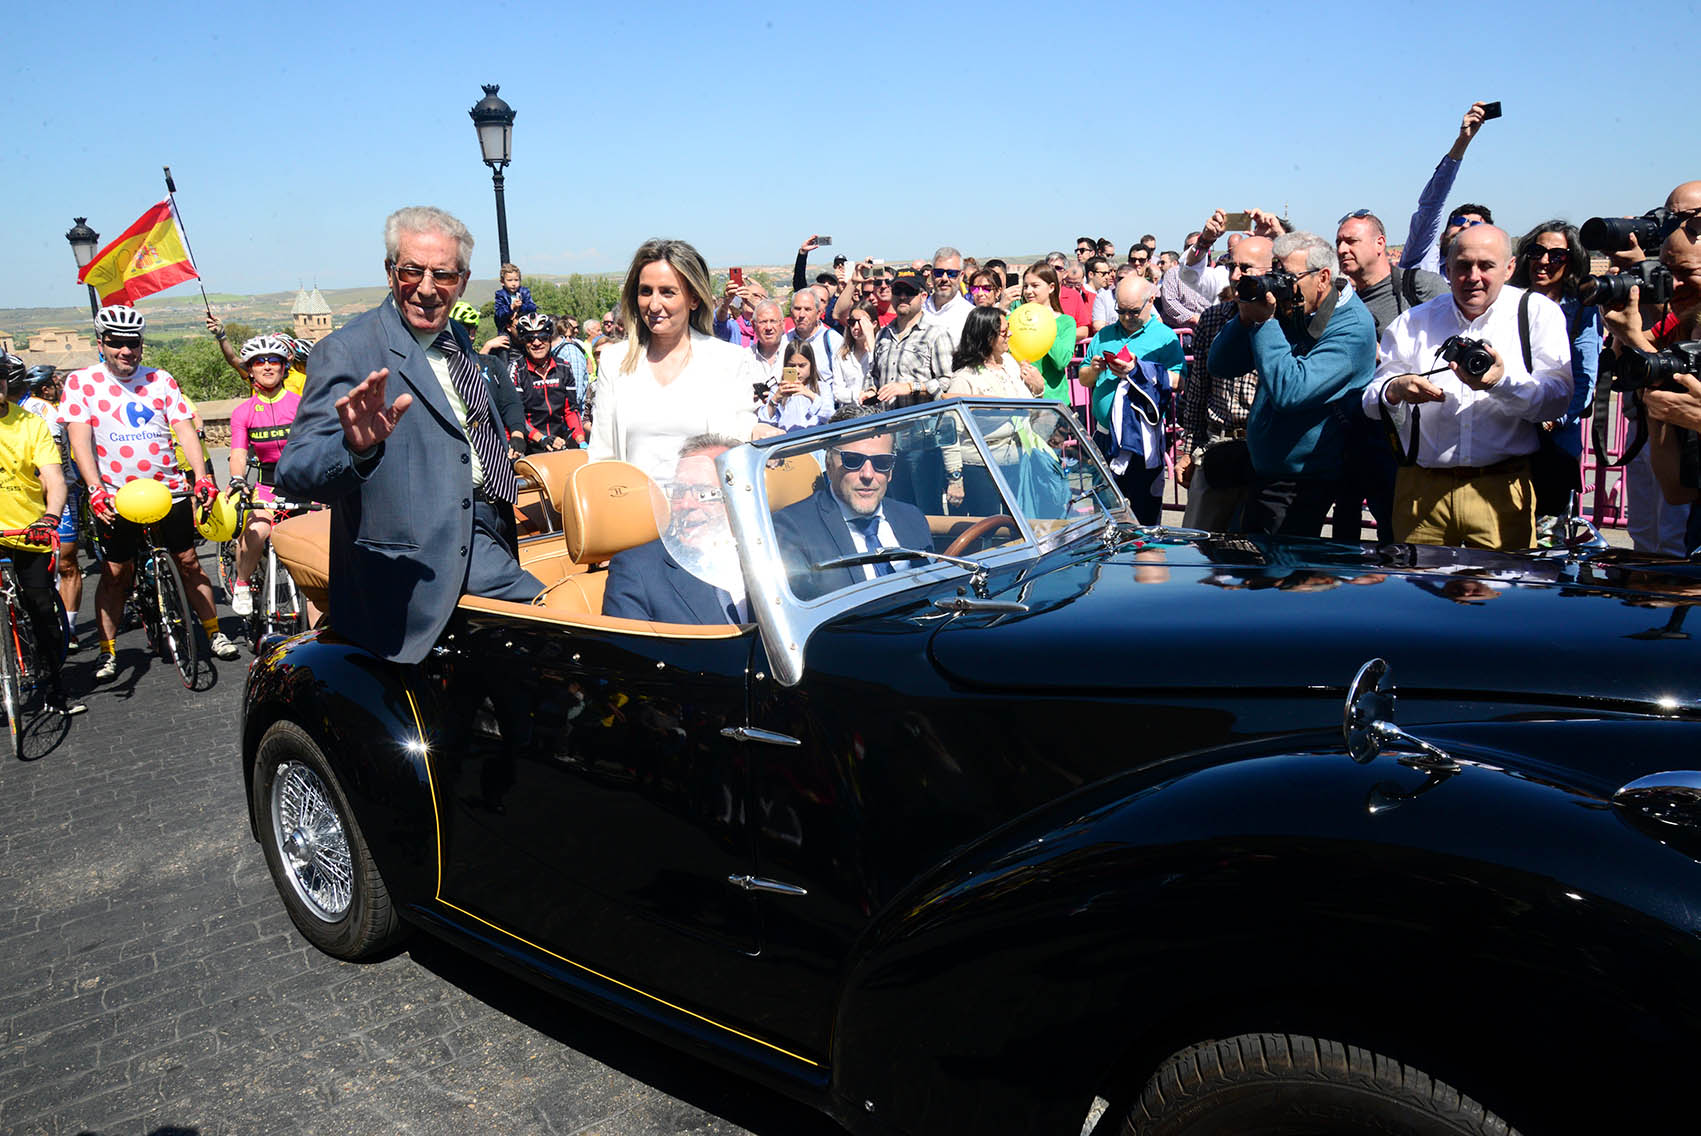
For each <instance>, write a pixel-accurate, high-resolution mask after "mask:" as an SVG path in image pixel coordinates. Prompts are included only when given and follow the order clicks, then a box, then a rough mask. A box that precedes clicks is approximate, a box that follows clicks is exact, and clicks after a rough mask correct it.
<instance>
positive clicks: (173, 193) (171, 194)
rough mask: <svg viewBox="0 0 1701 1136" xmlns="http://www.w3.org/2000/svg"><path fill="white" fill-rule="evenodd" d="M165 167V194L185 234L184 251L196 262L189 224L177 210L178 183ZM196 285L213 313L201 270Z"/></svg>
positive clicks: (196, 275) (178, 228)
mask: <svg viewBox="0 0 1701 1136" xmlns="http://www.w3.org/2000/svg"><path fill="white" fill-rule="evenodd" d="M164 169H165V196H166V199H167V200H168V201H170V202H171V215H172V216H173V217H174V218H176V219H177V231H178V232H179V233H182V234H183V251H184V252H186V253H188V254H189V263H190V264H194V263H195V249H194V246H192V245H191V244H190V243H189V226H187V225H185V224H184V223H183V214H181V213H179V212H178V211H177V183H176V182H174V181H172V180H171V167H170V166H166V167H164ZM195 285H196V287H198V288H200V289H201V306H202V307H204V308H206V309H207V315H208V316H211V315H212V314H213V302H212V301H211V300H209V299H207V285H206V282H205V281H203V280H202V279H201V273H200V270H199V269H197V270H196V272H195Z"/></svg>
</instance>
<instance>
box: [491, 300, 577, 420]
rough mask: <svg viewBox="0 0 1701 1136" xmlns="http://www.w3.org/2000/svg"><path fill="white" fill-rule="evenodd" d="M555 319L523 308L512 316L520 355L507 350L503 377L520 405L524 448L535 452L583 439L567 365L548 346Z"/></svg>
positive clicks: (552, 336)
mask: <svg viewBox="0 0 1701 1136" xmlns="http://www.w3.org/2000/svg"><path fill="white" fill-rule="evenodd" d="M554 323H555V321H554V320H553V319H551V318H550V316H549V315H548V314H546V313H544V312H526V313H525V314H523V315H519V316H515V317H514V319H513V325H514V335H515V337H516V338H517V339H519V341H520V350H521V352H522V354H520V355H510V356H509V357H508V358H509V363H508V371H507V374H506V376H505V381H506V382H507V383H508V385H509V386H510V387H511V388H512V389H514V390H516V391H518V392H519V394H520V402H521V404H522V405H523V406H524V407H525V450H526V452H527V453H529V454H535V453H539V452H542V451H550V450H567V449H578V448H579V447H581V446H583V445H584V444H585V427H584V424H583V423H582V422H581V421H580V419H579V412H578V411H577V410H576V409H574V406H573V393H574V390H575V388H576V385H577V384H576V383H575V381H574V375H573V371H572V368H570V367H569V366H568V365H567V364H565V363H563V362H561V361H560V360H559V359H557V358H556V357H555V356H554V355H553V354H552V353H551V352H550V349H549V346H550V344H551V343H552V342H553V341H554V339H555V326H554Z"/></svg>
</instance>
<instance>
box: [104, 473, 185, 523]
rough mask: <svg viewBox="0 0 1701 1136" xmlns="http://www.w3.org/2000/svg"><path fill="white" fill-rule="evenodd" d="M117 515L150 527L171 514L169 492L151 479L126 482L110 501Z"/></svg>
mask: <svg viewBox="0 0 1701 1136" xmlns="http://www.w3.org/2000/svg"><path fill="white" fill-rule="evenodd" d="M112 507H113V508H115V509H117V510H118V515H119V516H120V517H123V518H124V519H125V520H127V521H134V522H135V523H136V524H138V525H151V524H153V523H154V522H155V521H157V520H159V519H160V518H161V517H163V516H165V515H166V514H167V513H169V512H171V490H169V489H167V488H166V487H165V486H164V485H162V484H160V483H159V482H157V481H155V480H153V479H152V478H142V477H139V478H137V479H136V480H135V481H130V482H126V483H125V484H124V486H123V487H122V488H120V489H119V490H118V495H117V496H116V497H114V498H113V499H112Z"/></svg>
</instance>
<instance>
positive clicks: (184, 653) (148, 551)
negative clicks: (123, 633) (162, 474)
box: [125, 493, 199, 690]
mask: <svg viewBox="0 0 1701 1136" xmlns="http://www.w3.org/2000/svg"><path fill="white" fill-rule="evenodd" d="M186 496H187V494H182V493H174V494H172V500H173V501H174V502H175V501H179V500H182V499H183V498H184V497H186ZM141 529H142V540H141V546H140V547H139V548H138V549H137V555H136V580H135V583H134V584H133V585H132V586H131V589H130V596H129V598H128V600H126V602H125V607H126V609H127V610H128V611H130V612H133V613H134V614H135V616H136V617H137V619H138V621H139V622H140V623H141V624H142V626H143V628H144V629H146V631H147V633H148V650H150V651H157V652H158V653H159V656H160V658H162V659H164V660H165V661H166V662H168V663H170V664H171V665H172V666H174V667H176V668H177V674H178V677H179V678H181V679H182V680H183V685H184V686H186V687H188V688H189V689H191V690H193V689H194V687H195V671H196V664H197V662H198V661H199V660H198V651H199V648H198V647H197V646H196V643H195V631H196V626H197V623H198V622H199V621H198V620H196V619H195V617H194V614H193V609H192V608H191V607H190V606H189V589H188V588H187V587H185V586H184V583H183V570H182V569H181V568H179V567H178V566H177V558H176V557H174V556H173V555H171V553H169V552H167V551H166V550H165V549H163V548H161V547H160V544H159V542H158V541H157V540H155V539H154V528H153V525H151V524H149V525H142V526H141Z"/></svg>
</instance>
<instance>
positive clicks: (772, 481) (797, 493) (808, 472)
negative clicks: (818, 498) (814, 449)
mask: <svg viewBox="0 0 1701 1136" xmlns="http://www.w3.org/2000/svg"><path fill="white" fill-rule="evenodd" d="M820 476H821V463H819V462H817V461H816V460H815V459H814V458H813V457H811V456H810V455H809V454H793V455H792V456H791V457H789V458H786V459H785V460H784V461H782V462H781V463H780V464H779V465H777V466H768V467H767V468H766V469H765V470H764V472H763V482H764V484H765V486H766V488H767V492H768V511H769V512H770V513H777V512H779V511H780V510H781V509H783V508H785V507H786V506H787V505H794V504H796V503H797V502H799V501H801V500H803V499H804V498H805V497H807V496H809V495H810V494H811V493H813V492H815V482H816V480H817V479H818V478H820Z"/></svg>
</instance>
